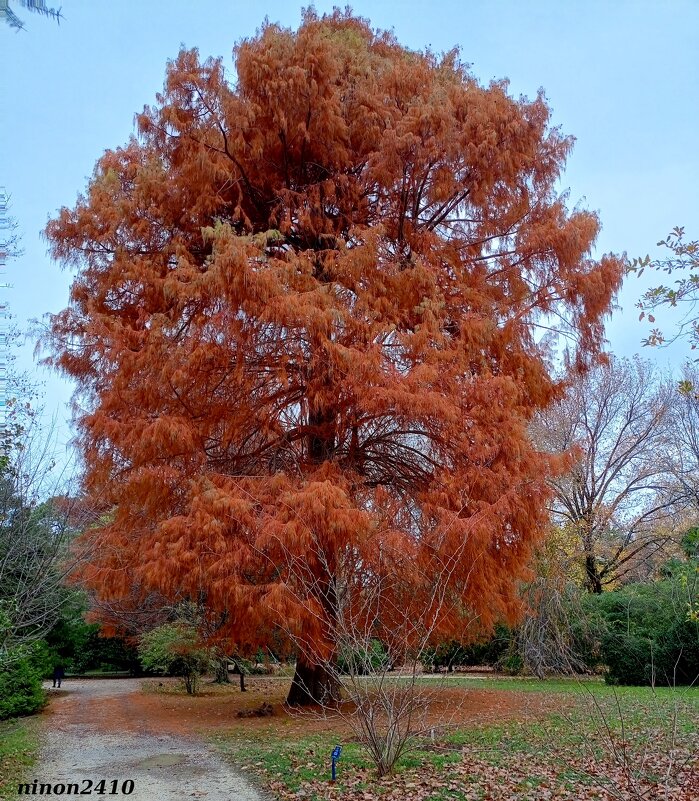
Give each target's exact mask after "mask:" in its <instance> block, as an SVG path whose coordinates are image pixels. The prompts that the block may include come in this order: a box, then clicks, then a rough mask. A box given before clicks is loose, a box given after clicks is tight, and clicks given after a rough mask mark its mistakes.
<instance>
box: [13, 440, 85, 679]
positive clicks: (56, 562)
mask: <svg viewBox="0 0 699 801" xmlns="http://www.w3.org/2000/svg"><path fill="white" fill-rule="evenodd" d="M53 443H54V437H53V436H52V435H51V432H49V433H48V435H46V433H45V432H42V430H41V429H40V427H39V426H38V425H31V426H30V427H29V428H28V429H27V430H26V431H24V433H23V434H21V435H20V436H19V440H18V441H17V440H15V443H14V448H13V449H12V450H11V451H10V452H9V454H7V455H5V456H3V459H2V468H1V474H0V663H8V662H10V661H12V660H13V659H14V658H16V657H20V656H21V655H22V654H24V653H26V650H27V648H28V647H29V646H31V645H32V644H33V643H34V642H36V641H37V640H39V639H41V638H42V637H43V636H44V635H45V634H46V632H47V631H48V630H49V629H50V628H51V627H52V626H53V625H54V624H55V623H56V621H57V620H58V617H59V613H60V609H61V606H62V604H63V603H64V601H65V598H66V595H65V593H64V592H63V590H62V585H63V582H64V580H65V578H66V577H67V575H68V574H69V573H70V571H71V570H72V569H73V568H74V566H75V556H74V555H73V554H71V553H70V549H69V544H70V541H71V539H72V537H73V536H74V534H75V533H76V531H77V530H79V529H80V528H81V527H82V525H83V524H84V522H85V520H86V519H87V518H88V517H89V512H88V510H87V509H86V508H85V507H84V506H83V505H82V504H81V503H80V502H79V501H78V500H76V497H77V496H76V495H75V494H73V493H71V491H70V482H69V481H67V480H66V477H65V475H64V474H59V475H56V474H55V472H54V471H53V467H54V458H53ZM64 472H65V471H64Z"/></svg>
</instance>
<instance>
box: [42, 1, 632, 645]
mask: <svg viewBox="0 0 699 801" xmlns="http://www.w3.org/2000/svg"><path fill="white" fill-rule="evenodd" d="M235 58H236V68H237V76H238V78H237V82H236V83H235V84H231V83H229V82H228V81H227V80H226V77H225V76H224V68H223V64H222V62H221V61H220V60H208V61H206V62H204V63H202V62H201V61H200V60H199V57H198V54H197V52H196V51H186V50H184V51H182V52H181V53H180V54H179V56H178V57H177V59H176V60H175V61H173V62H172V63H170V64H169V66H168V70H167V79H166V83H165V88H164V91H163V93H162V95H159V96H158V104H157V106H155V107H153V108H146V109H145V110H144V112H143V113H142V114H141V115H139V116H138V131H139V136H138V138H137V139H132V140H131V141H130V142H129V143H128V145H126V146H125V147H124V148H121V149H117V150H114V151H108V152H106V153H105V155H104V156H103V157H102V158H101V159H100V161H99V162H98V164H97V167H96V170H95V173H94V177H93V179H92V180H91V182H90V184H89V187H88V189H87V193H86V195H85V196H83V197H80V198H79V199H78V202H77V203H76V205H75V207H74V208H73V209H72V210H69V209H66V208H64V209H62V210H61V212H60V214H59V215H58V217H57V218H56V219H55V220H53V221H51V222H50V223H49V225H48V228H47V235H48V238H49V241H50V243H51V246H52V250H53V255H54V256H55V257H56V258H57V259H59V260H61V261H63V262H65V263H70V264H73V265H75V266H76V267H77V275H76V277H75V280H74V283H73V287H72V291H71V301H70V306H69V307H68V308H67V309H66V310H64V311H63V312H61V313H60V314H58V315H56V316H55V317H54V318H53V324H52V334H51V339H50V341H51V348H52V354H53V355H52V358H51V359H50V361H51V362H52V363H53V364H55V365H56V366H58V367H59V368H61V369H63V370H64V371H65V372H67V373H68V374H69V375H71V376H72V377H73V378H74V379H75V380H76V381H77V384H78V388H79V395H80V396H81V398H82V401H83V408H82V409H81V410H80V411H79V415H78V423H79V427H80V432H81V433H80V441H81V445H82V449H83V453H84V456H85V462H86V465H87V472H86V482H87V489H88V490H89V491H90V492H92V493H95V494H99V495H101V496H103V497H104V496H106V497H107V498H108V499H109V502H110V504H112V505H113V507H114V512H113V516H112V517H111V519H110V521H109V522H108V523H107V524H105V525H103V526H102V527H101V529H100V531H99V538H100V543H101V547H100V549H99V552H98V553H97V554H96V555H95V556H94V557H93V558H92V560H91V562H90V564H89V565H87V566H86V567H85V569H84V578H85V579H86V580H87V581H88V583H89V584H91V585H92V586H93V587H94V588H96V589H97V590H98V592H99V593H100V594H101V596H102V597H103V598H105V599H109V598H120V597H127V596H128V594H129V592H130V591H131V590H132V588H133V587H134V586H138V587H140V588H142V589H143V592H144V593H146V592H158V593H162V594H163V595H164V596H166V597H182V596H183V595H184V596H189V597H192V598H195V599H199V600H201V599H204V602H205V604H206V606H207V608H209V609H212V610H218V611H219V612H223V611H225V612H226V614H227V616H226V621H227V626H228V628H229V633H230V636H231V638H232V639H233V641H238V642H250V641H253V640H254V639H255V637H256V636H261V635H260V634H259V633H260V632H262V631H268V629H267V628H266V627H267V626H268V625H269V624H270V622H273V623H279V622H280V621H281V622H282V625H283V626H284V627H285V628H286V629H288V630H289V631H290V632H291V633H292V634H295V635H297V636H299V637H301V638H302V639H303V641H304V642H307V643H314V644H315V647H317V648H318V649H319V653H322V654H326V653H328V652H329V651H331V650H332V635H331V630H332V624H333V617H334V615H335V613H336V611H337V604H338V603H340V600H339V598H340V595H342V597H343V598H344V599H345V600H346V599H348V598H356V597H358V596H360V595H361V592H362V588H363V587H365V586H367V585H368V583H370V582H371V581H373V580H374V579H375V578H376V577H377V576H378V577H381V576H389V577H390V576H400V577H401V584H400V586H401V587H402V589H401V590H400V593H399V595H396V597H395V598H394V602H395V603H394V604H393V605H387V606H386V607H384V609H385V610H386V611H385V618H386V619H380V618H381V614H382V613H381V612H379V613H378V618H377V621H376V625H377V626H381V625H384V626H391V625H395V624H397V622H396V621H395V620H392V619H391V615H392V614H393V615H395V614H396V612H393V613H392V612H390V609H393V610H397V609H400V610H402V611H403V613H405V612H406V611H408V612H410V613H411V614H415V615H419V614H422V612H424V610H425V608H426V607H429V605H430V604H435V609H434V611H435V612H436V613H437V615H438V618H439V624H438V625H439V628H441V630H443V631H447V630H449V629H450V628H451V629H453V628H454V627H455V626H456V625H458V623H459V621H460V620H461V619H462V618H463V617H464V616H467V617H469V616H470V617H471V618H473V617H478V618H479V620H480V622H481V624H482V625H484V626H486V627H487V626H489V625H491V624H492V622H493V621H494V620H495V619H496V618H498V617H505V618H508V617H510V618H511V617H513V616H514V615H515V614H516V610H517V597H516V582H517V579H518V578H520V577H522V576H523V575H524V572H525V567H524V566H525V563H526V560H527V557H528V555H529V552H530V549H531V546H532V545H533V544H534V543H535V542H536V541H537V540H538V539H539V537H540V534H541V533H542V531H543V529H544V528H545V525H546V522H547V518H546V513H545V499H546V493H547V490H546V486H545V478H546V476H547V474H548V473H549V471H550V470H551V467H552V463H551V461H550V457H548V456H546V455H544V454H541V453H539V452H537V451H536V450H535V448H534V446H533V445H532V443H531V442H530V439H529V437H528V435H527V426H528V423H529V421H530V419H531V417H532V415H533V413H534V412H535V411H536V410H538V409H540V408H542V407H544V406H546V405H547V404H548V403H549V402H550V401H551V399H552V398H554V397H556V395H557V393H559V391H560V387H559V386H558V385H557V384H556V383H555V381H554V380H553V379H552V377H551V375H550V371H549V367H548V363H547V358H546V356H547V354H546V349H545V347H544V345H543V344H540V343H541V338H540V337H539V336H538V333H537V332H538V331H539V330H540V329H538V328H537V326H540V325H543V326H547V325H554V326H555V325H557V326H558V327H559V329H564V330H565V331H566V334H567V335H569V336H571V337H573V338H574V339H575V343H576V344H575V346H574V351H575V354H574V355H575V359H576V360H577V362H578V364H579V365H580V366H583V365H584V364H585V362H586V361H589V360H590V359H591V358H594V357H595V356H596V355H597V354H598V352H599V348H600V345H601V342H602V334H603V328H602V319H603V315H604V314H605V313H606V312H607V311H608V310H609V307H610V302H611V298H612V296H613V294H614V292H615V291H616V290H617V289H618V287H619V284H620V281H621V274H622V268H621V264H620V262H619V261H618V260H617V259H616V258H614V257H611V256H609V257H604V258H602V259H601V260H600V261H593V260H591V259H590V257H589V253H590V249H591V246H592V244H593V242H594V240H595V237H596V234H597V231H598V222H597V219H596V217H595V215H593V214H591V213H589V212H585V211H574V212H569V211H568V210H567V209H566V206H565V203H564V199H562V198H561V197H559V196H557V195H556V194H555V191H554V185H555V182H556V179H557V177H558V175H559V171H560V169H561V167H562V165H563V164H564V161H565V158H566V155H567V153H568V151H569V150H570V147H571V140H570V139H569V138H565V137H563V136H561V134H560V133H559V132H558V131H557V130H556V129H551V128H550V127H549V125H548V123H549V109H548V107H547V105H546V103H545V100H544V98H543V97H542V96H539V97H537V98H536V100H534V101H532V102H528V101H526V100H520V101H515V100H513V99H512V98H511V97H509V96H508V94H507V85H506V83H504V82H503V83H493V84H491V85H490V86H488V87H483V86H480V85H479V84H478V82H477V81H476V80H475V79H474V78H473V77H472V76H471V75H470V74H469V73H468V71H467V70H466V69H465V67H463V66H462V64H461V63H460V62H459V60H458V56H457V54H456V53H449V54H447V55H446V56H444V57H443V58H437V57H436V56H434V55H432V54H429V53H427V54H420V53H415V52H411V51H408V50H406V49H404V48H403V47H401V46H400V45H399V44H398V43H397V42H396V41H395V40H394V38H393V37H392V36H391V35H390V34H388V33H375V32H372V30H371V29H370V27H369V26H368V24H367V23H366V22H364V21H362V20H359V19H356V18H353V17H352V16H350V15H348V14H345V13H341V12H335V13H334V14H333V15H331V16H328V17H323V18H322V19H319V18H317V17H316V16H315V15H314V14H313V13H312V12H309V13H307V14H306V17H305V19H304V22H303V24H302V25H301V27H300V29H299V30H298V31H297V32H291V31H288V30H284V29H281V28H279V27H277V26H275V25H266V26H265V27H264V28H263V29H262V31H261V33H260V34H259V35H258V36H257V37H256V38H253V39H250V40H246V41H244V42H242V43H241V44H240V45H239V46H238V47H237V48H236V50H235ZM92 536H94V533H93V535H92ZM429 576H439V577H440V581H443V582H445V583H446V584H448V585H449V589H450V592H451V593H452V598H456V599H457V601H456V602H455V601H453V600H452V601H450V603H449V604H448V605H444V607H443V608H441V607H439V603H438V602H437V601H436V600H435V596H434V595H430V593H431V592H432V590H433V588H430V582H429V580H428V579H426V577H429ZM396 586H397V585H396ZM352 588H354V590H355V592H354V594H352V593H351V592H350V590H351V589H352ZM396 592H397V593H398V590H396Z"/></svg>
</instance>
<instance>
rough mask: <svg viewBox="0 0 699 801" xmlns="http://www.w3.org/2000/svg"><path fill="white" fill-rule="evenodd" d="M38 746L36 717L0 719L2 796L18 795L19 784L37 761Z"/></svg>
mask: <svg viewBox="0 0 699 801" xmlns="http://www.w3.org/2000/svg"><path fill="white" fill-rule="evenodd" d="M38 748H39V739H38V734H37V721H36V719H35V718H18V719H17V720H3V721H0V798H10V797H14V796H16V795H17V785H18V784H19V783H20V781H21V780H22V779H23V778H25V777H26V776H27V774H28V772H29V770H30V768H31V767H32V765H34V763H35V762H36V758H37V753H38Z"/></svg>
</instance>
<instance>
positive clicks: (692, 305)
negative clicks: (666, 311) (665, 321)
mask: <svg viewBox="0 0 699 801" xmlns="http://www.w3.org/2000/svg"><path fill="white" fill-rule="evenodd" d="M658 247H662V248H667V250H669V251H670V255H669V256H667V257H666V258H664V259H653V260H652V259H651V258H650V256H646V257H645V258H638V259H634V260H633V262H632V263H631V264H630V265H629V267H628V270H629V272H633V273H636V274H637V275H638V277H639V278H640V277H641V275H643V272H644V270H646V269H651V270H660V271H662V272H665V273H667V274H668V275H672V274H673V273H677V272H679V273H681V276H680V277H679V278H676V279H675V280H674V281H673V282H672V286H667V285H665V284H659V285H658V286H654V287H651V288H650V289H648V290H647V291H646V292H645V293H644V294H643V296H642V297H641V300H640V301H639V302H638V303H637V304H636V305H637V306H638V308H639V309H641V314H640V316H639V320H643V319H644V318H646V317H647V319H648V322H650V323H651V324H653V323H655V316H654V315H653V314H652V313H651V312H654V311H656V310H657V309H659V308H660V307H662V306H665V307H667V306H670V307H673V308H675V307H676V308H679V309H681V310H682V311H683V314H682V316H681V317H680V320H679V323H678V326H677V331H676V333H675V334H674V336H672V337H671V338H670V339H669V340H668V339H667V338H666V336H665V334H664V333H663V332H662V330H661V329H660V328H653V329H652V330H651V332H650V334H649V335H648V336H647V337H646V339H644V340H643V344H644V345H662V344H664V343H666V342H668V341H669V342H674V341H675V340H676V339H678V338H681V337H683V338H686V339H688V340H689V342H690V344H691V347H692V350H694V349H695V348H696V347H697V344H699V319H697V316H696V311H695V310H696V307H697V302H698V301H699V240H694V241H693V242H692V241H689V242H687V241H686V240H685V233H684V228H673V230H672V231H671V232H670V233H669V234H668V235H667V237H666V238H665V239H664V240H661V241H660V242H658Z"/></svg>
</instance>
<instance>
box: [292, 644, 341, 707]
mask: <svg viewBox="0 0 699 801" xmlns="http://www.w3.org/2000/svg"><path fill="white" fill-rule="evenodd" d="M339 700H340V684H339V682H338V680H337V677H336V676H335V675H334V674H333V671H332V669H329V667H328V665H327V664H325V665H311V664H309V663H308V662H307V661H306V660H305V659H304V658H303V657H302V656H299V658H298V659H297V660H296V669H295V671H294V679H293V681H292V682H291V688H290V689H289V695H288V697H287V699H286V703H287V704H288V705H289V706H316V705H319V706H335V705H336V704H337V703H338V702H339Z"/></svg>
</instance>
